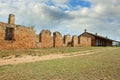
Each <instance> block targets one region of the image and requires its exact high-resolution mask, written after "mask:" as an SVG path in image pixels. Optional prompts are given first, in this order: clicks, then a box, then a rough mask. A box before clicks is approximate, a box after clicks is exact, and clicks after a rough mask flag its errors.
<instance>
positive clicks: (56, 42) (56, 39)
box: [53, 32, 63, 47]
mask: <svg viewBox="0 0 120 80" xmlns="http://www.w3.org/2000/svg"><path fill="white" fill-rule="evenodd" d="M62 46H63V39H62V35H61V33H60V32H54V33H53V47H62Z"/></svg>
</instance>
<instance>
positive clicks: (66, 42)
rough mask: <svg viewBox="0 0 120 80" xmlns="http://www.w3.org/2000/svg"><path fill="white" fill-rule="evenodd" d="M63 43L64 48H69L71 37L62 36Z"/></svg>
mask: <svg viewBox="0 0 120 80" xmlns="http://www.w3.org/2000/svg"><path fill="white" fill-rule="evenodd" d="M63 41H64V45H65V46H71V36H70V35H69V34H67V35H64V37H63Z"/></svg>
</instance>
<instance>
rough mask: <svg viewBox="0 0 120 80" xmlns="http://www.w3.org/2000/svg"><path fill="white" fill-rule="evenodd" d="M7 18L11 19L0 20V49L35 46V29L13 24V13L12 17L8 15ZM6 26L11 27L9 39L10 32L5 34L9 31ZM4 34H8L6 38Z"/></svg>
mask: <svg viewBox="0 0 120 80" xmlns="http://www.w3.org/2000/svg"><path fill="white" fill-rule="evenodd" d="M9 20H11V21H8V23H3V22H0V50H4V49H24V48H35V46H36V44H35V39H36V34H35V31H34V30H33V29H32V28H30V27H26V26H22V25H15V24H14V16H13V15H12V18H10V17H9ZM7 28H10V29H13V32H12V39H10V40H9V35H10V34H9V33H8V34H7V32H10V31H9V30H8V31H7V30H6V29H7ZM6 31H7V32H6ZM6 34H7V35H8V36H7V37H8V39H7V38H6Z"/></svg>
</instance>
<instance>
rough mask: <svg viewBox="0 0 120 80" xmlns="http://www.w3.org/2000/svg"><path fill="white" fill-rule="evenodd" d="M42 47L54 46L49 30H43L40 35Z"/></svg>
mask: <svg viewBox="0 0 120 80" xmlns="http://www.w3.org/2000/svg"><path fill="white" fill-rule="evenodd" d="M39 41H40V46H41V48H49V47H52V40H51V32H50V31H49V30H42V31H41V33H40V35H39Z"/></svg>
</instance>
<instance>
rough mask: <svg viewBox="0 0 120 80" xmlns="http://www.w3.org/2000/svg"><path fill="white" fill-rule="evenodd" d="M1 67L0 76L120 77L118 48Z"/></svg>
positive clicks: (5, 79)
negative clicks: (85, 54)
mask: <svg viewBox="0 0 120 80" xmlns="http://www.w3.org/2000/svg"><path fill="white" fill-rule="evenodd" d="M110 49H112V48H105V49H104V50H103V51H102V52H98V53H96V54H92V55H87V56H77V57H71V58H63V59H55V60H48V61H38V62H33V63H23V64H18V65H6V66H1V67H0V80H120V76H119V75H120V54H119V53H120V48H116V49H114V50H110Z"/></svg>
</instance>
